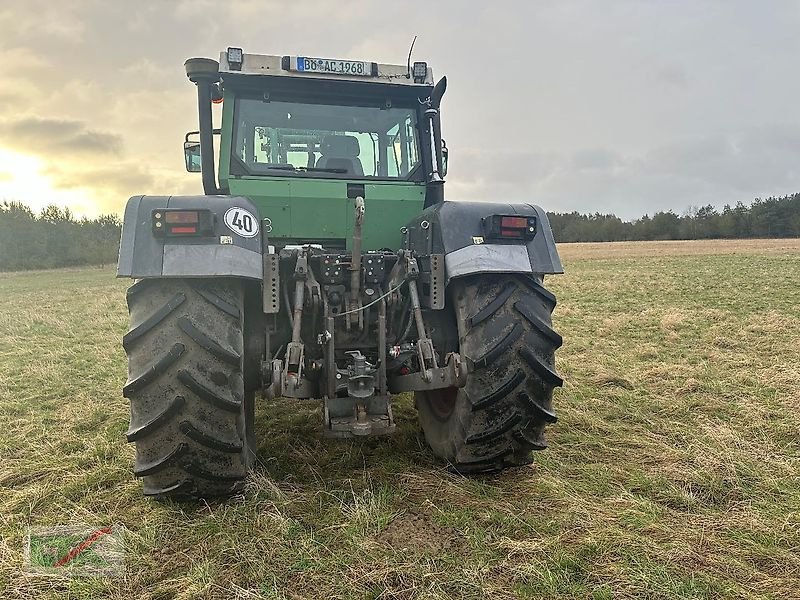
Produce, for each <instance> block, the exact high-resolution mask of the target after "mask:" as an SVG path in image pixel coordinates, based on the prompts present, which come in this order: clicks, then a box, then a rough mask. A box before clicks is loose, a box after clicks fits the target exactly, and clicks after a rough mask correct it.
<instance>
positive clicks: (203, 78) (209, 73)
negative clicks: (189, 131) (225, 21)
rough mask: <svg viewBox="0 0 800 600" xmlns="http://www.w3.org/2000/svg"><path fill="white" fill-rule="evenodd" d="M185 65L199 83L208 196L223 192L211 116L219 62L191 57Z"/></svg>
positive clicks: (204, 177) (198, 100)
mask: <svg viewBox="0 0 800 600" xmlns="http://www.w3.org/2000/svg"><path fill="white" fill-rule="evenodd" d="M183 66H184V67H185V68H186V76H187V77H188V78H189V81H191V82H192V83H194V84H196V85H197V112H198V115H199V118H200V167H201V170H202V175H203V191H204V192H205V193H206V195H208V196H215V195H217V194H221V193H222V191H221V190H220V189H219V187H217V178H216V175H215V174H214V169H215V168H216V165H215V164H214V124H213V121H212V116H211V86H212V85H214V84H215V83H216V82H217V81H219V63H218V62H217V61H215V60H212V59H210V58H190V59H189V60H187V61H186V62H185V63H184V64H183Z"/></svg>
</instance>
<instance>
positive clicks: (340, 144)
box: [320, 135, 361, 158]
mask: <svg viewBox="0 0 800 600" xmlns="http://www.w3.org/2000/svg"><path fill="white" fill-rule="evenodd" d="M320 151H321V152H322V156H341V157H352V158H355V157H356V156H358V154H359V152H360V151H361V149H360V148H359V146H358V139H357V138H355V137H354V136H352V135H329V136H327V137H325V138H324V139H323V140H322V146H321V148H320Z"/></svg>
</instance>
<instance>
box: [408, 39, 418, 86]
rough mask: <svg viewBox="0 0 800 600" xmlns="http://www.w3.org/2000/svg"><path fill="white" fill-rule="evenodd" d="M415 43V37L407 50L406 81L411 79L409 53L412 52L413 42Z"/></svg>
mask: <svg viewBox="0 0 800 600" xmlns="http://www.w3.org/2000/svg"><path fill="white" fill-rule="evenodd" d="M416 41H417V36H414V39H413V40H411V48H409V49H408V60H407V61H406V79H411V53H412V52H414V42H416Z"/></svg>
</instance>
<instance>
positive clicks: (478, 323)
mask: <svg viewBox="0 0 800 600" xmlns="http://www.w3.org/2000/svg"><path fill="white" fill-rule="evenodd" d="M450 286H451V288H452V290H451V293H452V300H453V303H454V307H455V311H456V318H457V322H458V328H459V339H460V353H461V357H462V359H464V361H465V362H466V365H467V369H468V375H467V383H466V385H465V386H464V387H463V388H461V389H456V388H449V389H445V390H436V391H432V392H418V393H417V394H416V396H415V399H416V404H417V409H418V412H419V418H420V423H421V425H422V429H423V431H424V433H425V438H426V440H427V442H428V444H429V445H430V447H431V449H432V450H433V452H434V454H436V455H437V456H438V457H440V458H442V459H444V460H445V461H446V462H447V463H448V464H449V465H450V466H451V468H453V469H454V470H456V471H458V472H461V473H470V472H484V471H496V470H500V469H503V468H505V467H509V466H514V465H521V464H527V463H529V462H530V453H531V451H532V450H543V449H545V448H546V447H547V442H546V441H545V437H544V428H545V426H546V425H547V424H549V423H555V421H556V415H555V413H554V412H553V408H552V397H553V388H555V387H557V386H560V385H562V383H563V381H562V379H561V377H559V375H558V374H557V373H556V371H555V362H554V353H555V350H556V349H558V348H559V347H560V346H561V343H562V339H561V336H560V335H559V334H558V333H557V332H556V331H555V330H553V328H552V322H551V314H552V312H553V309H554V308H555V305H556V298H555V296H554V295H553V294H551V293H550V292H549V291H547V290H546V289H545V288H544V286H543V285H542V283H541V279H539V278H535V277H531V276H524V275H503V274H497V275H480V276H473V277H465V278H463V279H457V280H455V281H453V282H452V283H451V284H450Z"/></svg>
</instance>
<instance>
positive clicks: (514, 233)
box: [483, 215, 536, 240]
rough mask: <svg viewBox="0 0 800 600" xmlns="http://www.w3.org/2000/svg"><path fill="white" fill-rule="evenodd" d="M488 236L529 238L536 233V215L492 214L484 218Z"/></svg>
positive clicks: (496, 237)
mask: <svg viewBox="0 0 800 600" xmlns="http://www.w3.org/2000/svg"><path fill="white" fill-rule="evenodd" d="M483 230H484V233H485V234H486V237H487V238H494V239H510V240H514V239H516V240H529V239H531V238H533V237H534V236H535V235H536V217H525V216H520V215H492V216H490V217H485V218H484V219H483Z"/></svg>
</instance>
